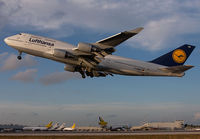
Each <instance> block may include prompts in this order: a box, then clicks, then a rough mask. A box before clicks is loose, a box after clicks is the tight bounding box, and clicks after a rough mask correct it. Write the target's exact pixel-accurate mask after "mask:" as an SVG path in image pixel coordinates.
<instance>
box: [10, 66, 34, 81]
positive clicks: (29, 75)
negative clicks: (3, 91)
mask: <svg viewBox="0 0 200 139" xmlns="http://www.w3.org/2000/svg"><path fill="white" fill-rule="evenodd" d="M36 72H37V69H27V70H25V71H23V72H18V73H17V74H15V75H14V76H13V77H12V78H11V80H18V81H21V82H25V83H28V82H33V81H34V80H35V76H36Z"/></svg>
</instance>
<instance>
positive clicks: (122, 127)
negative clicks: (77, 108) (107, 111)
mask: <svg viewBox="0 0 200 139" xmlns="http://www.w3.org/2000/svg"><path fill="white" fill-rule="evenodd" d="M98 124H99V125H100V126H101V128H103V129H106V130H109V131H126V130H129V129H130V128H129V127H128V126H127V125H112V126H108V122H105V121H104V120H103V118H102V117H100V116H99V123H98Z"/></svg>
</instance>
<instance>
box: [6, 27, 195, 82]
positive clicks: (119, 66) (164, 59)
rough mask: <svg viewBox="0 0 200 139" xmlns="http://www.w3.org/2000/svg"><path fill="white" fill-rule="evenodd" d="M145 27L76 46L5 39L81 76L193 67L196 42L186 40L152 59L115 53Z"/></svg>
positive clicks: (172, 72)
mask: <svg viewBox="0 0 200 139" xmlns="http://www.w3.org/2000/svg"><path fill="white" fill-rule="evenodd" d="M141 30H143V28H142V27H139V28H136V29H134V30H129V31H124V32H120V33H118V34H115V35H113V36H110V37H108V38H105V39H103V40H100V41H97V42H95V43H85V42H79V43H78V45H77V46H75V45H72V44H69V43H66V42H62V41H58V40H55V39H51V38H46V37H41V36H36V35H32V34H27V33H19V34H17V35H13V36H10V37H7V38H5V39H4V42H5V43H6V44H7V45H8V46H10V47H13V48H14V49H16V50H17V51H18V52H19V55H18V57H17V58H18V59H19V60H21V59H22V57H21V55H22V53H27V54H30V55H34V56H38V57H42V58H47V59H51V60H54V61H57V62H61V63H64V64H65V67H64V70H65V71H69V72H79V73H80V74H81V75H82V78H86V75H87V76H89V77H105V76H107V75H111V76H113V74H119V75H127V76H172V77H182V76H184V75H185V71H187V70H189V69H191V68H193V67H194V66H191V65H184V63H185V61H186V60H187V58H188V57H189V56H190V54H191V53H192V51H193V49H194V48H195V46H192V45H189V44H185V45H182V46H180V47H179V48H176V49H174V50H173V51H171V52H169V53H167V54H164V55H162V56H160V57H158V58H156V59H154V60H151V61H139V60H134V59H129V58H124V57H120V56H115V55H112V53H113V52H115V51H116V49H115V47H116V46H117V45H119V44H121V43H122V42H124V41H126V40H127V39H129V38H131V37H133V36H135V35H136V34H138V33H139V32H140V31H141Z"/></svg>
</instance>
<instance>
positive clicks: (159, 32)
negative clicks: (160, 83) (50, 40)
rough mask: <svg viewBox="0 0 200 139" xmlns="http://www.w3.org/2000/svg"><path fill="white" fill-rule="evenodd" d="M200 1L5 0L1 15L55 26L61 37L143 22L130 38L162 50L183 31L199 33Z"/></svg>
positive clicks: (52, 29) (19, 22)
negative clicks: (142, 29)
mask: <svg viewBox="0 0 200 139" xmlns="http://www.w3.org/2000/svg"><path fill="white" fill-rule="evenodd" d="M199 5H200V1H199V0H193V1H187V0H185V1H182V2H181V3H180V2H179V1H175V0H168V1H163V0H151V1H146V0H140V1H132V0H127V1H122V0H120V1H112V0H111V1H105V0H102V1H96V0H84V1H79V0H66V1H64V0H63V1H54V0H51V1H48V3H47V2H46V1H45V0H34V1H30V0H16V1H7V0H3V1H2V2H1V3H0V6H1V10H0V13H1V14H0V17H1V16H2V17H7V18H9V22H8V23H7V25H10V26H12V27H16V26H21V27H30V26H32V27H33V28H29V29H28V30H32V29H34V30H37V29H38V30H45V31H46V32H49V34H50V35H51V33H53V34H54V35H56V34H55V30H56V33H57V34H59V37H62V36H65V37H66V36H68V35H70V34H72V33H73V32H74V28H84V29H85V30H88V28H89V29H91V31H98V32H101V31H102V32H106V33H108V32H113V31H114V32H118V31H122V30H125V29H132V28H134V27H138V26H144V27H145V29H144V31H143V32H141V35H140V36H139V37H137V36H136V37H134V38H135V39H136V40H135V41H134V39H132V40H131V41H130V42H134V43H136V44H138V47H139V48H144V49H147V50H159V49H163V48H165V47H168V46H169V43H170V42H173V41H178V40H177V39H180V36H181V35H185V34H189V33H200V29H199V25H198V23H199V22H200V18H199V15H200V10H199ZM6 21H7V20H6ZM2 22H3V21H2ZM2 24H3V23H2ZM49 34H48V35H49ZM100 39H101V38H100ZM182 41H184V39H180V42H182ZM167 44H168V45H167ZM131 45H132V44H131ZM135 46H136V45H134V47H135ZM136 47H137V46H136Z"/></svg>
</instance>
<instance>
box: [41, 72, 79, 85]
mask: <svg viewBox="0 0 200 139" xmlns="http://www.w3.org/2000/svg"><path fill="white" fill-rule="evenodd" d="M78 78H81V76H80V75H79V74H78V73H73V72H67V71H64V72H55V73H51V74H49V75H46V76H44V77H42V78H41V79H40V82H41V83H42V84H44V85H51V84H58V83H62V82H65V81H67V80H70V79H78Z"/></svg>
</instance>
